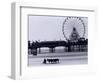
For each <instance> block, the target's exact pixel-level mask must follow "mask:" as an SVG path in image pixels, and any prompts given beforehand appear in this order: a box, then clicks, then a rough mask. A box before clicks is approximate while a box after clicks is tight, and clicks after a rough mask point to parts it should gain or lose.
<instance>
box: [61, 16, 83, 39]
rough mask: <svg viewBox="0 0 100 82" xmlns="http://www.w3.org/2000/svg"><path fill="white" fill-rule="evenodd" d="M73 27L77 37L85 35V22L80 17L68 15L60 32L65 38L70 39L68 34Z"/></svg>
mask: <svg viewBox="0 0 100 82" xmlns="http://www.w3.org/2000/svg"><path fill="white" fill-rule="evenodd" d="M73 29H75V30H76V31H77V33H78V35H79V37H84V36H85V24H84V21H83V20H82V17H73V16H68V17H66V19H65V20H64V22H63V26H62V32H63V35H64V38H65V39H66V40H70V35H71V33H72V31H73Z"/></svg>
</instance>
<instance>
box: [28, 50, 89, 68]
mask: <svg viewBox="0 0 100 82" xmlns="http://www.w3.org/2000/svg"><path fill="white" fill-rule="evenodd" d="M44 58H45V59H47V58H48V59H50V58H51V59H56V58H57V59H59V63H57V64H43V60H44ZM87 63H88V56H87V52H61V51H60V53H59V52H55V53H49V52H47V51H46V52H42V53H40V54H37V56H33V55H32V54H30V55H28V66H46V65H73V64H87Z"/></svg>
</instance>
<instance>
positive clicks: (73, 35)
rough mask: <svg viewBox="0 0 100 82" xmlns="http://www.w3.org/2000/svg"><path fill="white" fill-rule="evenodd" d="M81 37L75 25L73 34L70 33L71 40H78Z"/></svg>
mask: <svg viewBox="0 0 100 82" xmlns="http://www.w3.org/2000/svg"><path fill="white" fill-rule="evenodd" d="M79 38H80V36H79V33H78V32H77V29H76V28H75V27H73V29H72V32H71V35H70V40H71V41H77V40H78V39H79Z"/></svg>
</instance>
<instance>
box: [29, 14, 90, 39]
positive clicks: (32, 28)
mask: <svg viewBox="0 0 100 82" xmlns="http://www.w3.org/2000/svg"><path fill="white" fill-rule="evenodd" d="M65 19H66V17H58V16H34V15H33V16H29V26H28V27H29V36H28V38H29V40H30V41H36V40H40V41H52V40H65V38H64V36H63V33H62V25H63V22H64V20H65ZM82 20H83V21H84V23H85V26H86V35H85V37H87V21H88V19H87V18H86V17H83V18H82Z"/></svg>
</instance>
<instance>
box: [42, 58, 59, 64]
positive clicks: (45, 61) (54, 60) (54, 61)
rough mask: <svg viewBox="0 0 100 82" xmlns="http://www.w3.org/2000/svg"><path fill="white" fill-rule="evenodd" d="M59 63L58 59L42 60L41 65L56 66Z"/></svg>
mask: <svg viewBox="0 0 100 82" xmlns="http://www.w3.org/2000/svg"><path fill="white" fill-rule="evenodd" d="M57 63H59V59H58V58H55V59H51V58H50V59H48V58H47V59H44V60H43V64H57Z"/></svg>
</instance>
